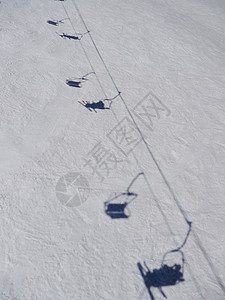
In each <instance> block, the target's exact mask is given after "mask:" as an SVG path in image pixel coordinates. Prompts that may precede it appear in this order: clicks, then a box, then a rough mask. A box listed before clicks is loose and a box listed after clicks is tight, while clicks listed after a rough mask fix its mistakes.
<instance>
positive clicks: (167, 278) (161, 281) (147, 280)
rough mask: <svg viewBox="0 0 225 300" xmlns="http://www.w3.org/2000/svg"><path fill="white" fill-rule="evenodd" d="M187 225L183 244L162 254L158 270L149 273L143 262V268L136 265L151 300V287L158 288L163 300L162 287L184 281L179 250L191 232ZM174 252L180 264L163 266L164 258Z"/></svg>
mask: <svg viewBox="0 0 225 300" xmlns="http://www.w3.org/2000/svg"><path fill="white" fill-rule="evenodd" d="M188 224H189V230H188V233H187V235H186V238H185V240H184V242H183V244H182V245H181V246H180V247H179V248H177V249H174V250H171V251H168V252H166V253H165V254H164V256H163V260H162V264H161V267H160V268H159V269H153V271H150V269H149V268H148V266H147V264H146V262H144V266H142V265H141V263H140V262H138V263H137V266H138V269H139V271H140V273H141V276H142V278H143V281H144V284H145V286H146V288H147V290H148V293H149V296H150V299H151V300H155V297H154V295H153V293H152V291H151V288H152V287H155V288H158V289H159V291H160V292H161V294H162V295H163V296H164V297H165V298H167V296H166V295H165V293H164V292H163V290H162V287H166V286H174V285H176V284H178V283H180V282H183V281H184V277H183V276H184V253H183V252H182V251H181V248H183V247H184V245H185V244H186V242H187V239H188V236H189V234H190V232H191V222H188ZM174 252H177V253H179V254H180V255H181V257H182V264H174V265H173V266H169V265H167V264H165V263H164V261H165V258H166V256H167V255H168V254H169V253H174Z"/></svg>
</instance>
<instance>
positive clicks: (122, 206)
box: [104, 173, 144, 219]
mask: <svg viewBox="0 0 225 300" xmlns="http://www.w3.org/2000/svg"><path fill="white" fill-rule="evenodd" d="M143 174H144V173H138V174H137V175H136V176H135V177H134V179H133V180H132V181H131V183H130V184H129V186H128V187H127V190H126V192H124V193H120V194H118V195H116V196H114V197H113V198H112V199H110V200H108V201H106V202H104V210H105V213H106V214H107V215H108V216H109V217H110V218H112V219H127V218H129V217H130V211H129V209H128V207H127V206H128V204H130V203H131V202H132V201H134V200H135V199H136V198H137V196H138V194H136V193H133V192H130V188H131V186H132V185H133V184H134V182H135V181H136V180H137V179H138V177H139V176H140V175H143ZM124 196H125V197H126V201H123V202H121V203H112V202H113V201H114V200H117V199H118V198H121V197H122V198H123V199H124ZM127 199H129V200H127Z"/></svg>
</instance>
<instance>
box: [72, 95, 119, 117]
mask: <svg viewBox="0 0 225 300" xmlns="http://www.w3.org/2000/svg"><path fill="white" fill-rule="evenodd" d="M120 94H121V92H118V94H117V95H116V96H115V97H113V98H105V99H102V100H99V101H98V102H92V103H91V102H88V101H82V102H81V101H78V103H80V104H81V105H82V106H84V107H86V108H87V109H88V110H89V111H91V112H92V111H94V112H96V113H97V111H96V109H99V110H105V109H110V108H111V105H112V102H113V100H114V99H116V98H117V97H118V96H119V95H120ZM107 101H108V103H109V106H108V107H107V106H105V103H106V102H107Z"/></svg>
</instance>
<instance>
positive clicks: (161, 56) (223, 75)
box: [0, 0, 225, 300]
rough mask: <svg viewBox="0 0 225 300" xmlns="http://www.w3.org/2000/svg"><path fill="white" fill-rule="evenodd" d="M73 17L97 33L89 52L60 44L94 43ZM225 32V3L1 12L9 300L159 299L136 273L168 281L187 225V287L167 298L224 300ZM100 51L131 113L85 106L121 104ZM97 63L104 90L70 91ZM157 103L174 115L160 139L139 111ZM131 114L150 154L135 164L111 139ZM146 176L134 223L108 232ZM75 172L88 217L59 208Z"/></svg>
mask: <svg viewBox="0 0 225 300" xmlns="http://www.w3.org/2000/svg"><path fill="white" fill-rule="evenodd" d="M74 3H76V4H77V6H78V7H79V10H80V12H81V15H82V17H83V18H84V20H85V22H86V24H87V27H88V29H89V30H90V31H91V36H89V35H85V36H84V37H83V38H82V40H81V41H74V40H68V39H62V38H60V37H59V36H58V35H57V34H56V33H55V31H57V32H58V33H60V34H61V33H63V32H64V33H67V34H71V35H73V34H75V32H74V29H75V30H76V31H77V32H80V33H82V32H85V31H86V29H85V27H84V24H83V22H82V20H81V18H80V16H79V14H78V11H77V10H76V6H75V5H74ZM66 13H68V15H69V17H70V20H65V21H64V23H63V24H60V25H59V26H57V27H54V26H52V25H49V24H47V20H50V19H51V20H53V19H54V20H60V19H63V18H67V15H66ZM70 21H71V22H70ZM72 25H73V27H72ZM224 26H225V2H224V1H223V0H182V1H180V0H179V1H178V0H142V1H141V0H123V1H121V0H113V1H112V0H111V1H110V0H104V1H103V0H95V1H93V0H85V1H81V0H79V1H78V0H77V1H73V0H67V1H65V2H59V1H53V0H52V1H51V0H48V1H46V0H2V1H1V4H0V41H1V42H0V79H1V81H0V91H1V103H0V114H1V118H0V129H1V133H0V139H1V148H0V154H1V155H0V161H1V168H0V180H1V185H0V189H1V190H0V196H1V197H0V213H1V218H0V239H1V240H0V241H1V242H0V246H1V248H0V266H1V272H0V299H1V300H6V299H14V300H15V299H16V300H27V299H29V300H30V299H32V300H33V299H38V300H39V299H40V300H50V299H52V300H53V299H54V300H58V299H75V300H78V299H79V300H86V299H93V300H94V299H96V300H99V299H104V300H111V299H114V300H116V299H119V300H127V299H129V300H133V299H143V300H144V299H150V298H149V294H148V291H147V289H146V288H145V286H144V281H143V279H142V277H141V276H140V273H139V270H138V268H137V263H138V262H141V263H143V262H144V261H146V263H147V265H148V266H149V268H150V269H151V270H153V269H154V268H159V267H160V265H161V262H162V257H163V255H164V254H165V253H166V252H167V251H169V250H172V249H175V248H176V247H178V246H179V245H181V244H182V242H183V240H184V238H185V235H186V232H187V230H188V226H187V222H186V221H185V218H186V220H189V221H192V222H193V223H192V231H191V234H190V237H189V239H188V240H187V243H186V244H185V246H184V248H183V251H184V255H185V267H184V268H185V271H184V279H185V281H184V282H181V283H179V284H177V285H175V286H168V287H163V291H164V293H165V294H166V296H167V298H168V299H173V300H174V299H179V300H181V299H184V300H189V299H196V300H198V299H207V300H215V299H218V300H219V299H225V288H224V284H223V281H225V272H224V269H225V259H224V246H225V238H224V232H225V221H224V220H225V209H224V193H225V173H224V169H225V137H224V129H225V118H224V112H225V104H224V103H225V96H224V95H225V93H224V92H225V47H224V43H225V35H224ZM91 37H93V40H94V42H95V43H96V45H97V49H98V50H99V51H100V53H101V55H102V58H103V60H104V62H105V63H106V65H107V67H108V69H109V71H110V74H111V76H112V77H113V79H114V80H115V82H116V85H117V86H118V88H119V90H120V91H121V92H122V94H121V95H122V98H123V99H124V101H125V104H126V105H124V103H123V101H122V99H121V98H117V99H116V100H115V101H114V102H113V104H112V109H111V110H103V111H98V113H94V112H90V111H88V110H87V109H86V108H85V107H82V106H81V105H80V104H79V103H78V101H82V100H86V101H90V102H92V101H98V100H99V99H103V98H105V97H106V96H107V97H113V96H115V95H116V94H117V91H116V89H115V86H114V84H113V82H112V80H111V78H110V76H109V74H108V73H107V70H106V69H105V67H104V65H103V62H102V61H101V59H100V57H99V55H98V52H97V51H96V49H95V47H94V45H93V43H92V40H91ZM83 50H85V52H84V51H83ZM87 57H88V58H89V60H90V61H88V59H87ZM89 62H91V66H92V67H93V69H94V71H95V72H96V74H97V77H96V76H95V75H91V76H90V77H89V80H88V81H87V82H85V83H84V84H83V87H82V88H81V89H76V88H71V87H69V86H67V85H66V84H65V81H66V79H68V78H75V77H81V76H83V75H84V74H85V73H87V72H90V71H92V68H91V66H90V64H89ZM98 79H99V81H100V84H101V86H100V85H99V82H98ZM148 93H153V94H154V95H156V97H158V99H159V100H160V101H161V103H162V105H164V107H166V108H167V111H162V110H161V111H159V113H160V117H159V118H153V119H152V120H153V125H154V126H153V130H151V129H150V128H149V127H147V126H146V124H144V122H143V121H142V120H141V119H140V118H138V117H137V116H136V115H135V113H134V111H133V108H135V106H136V105H137V104H138V103H139V102H140V101H141V100H142V99H143V98H144V97H145V96H146V95H148ZM130 113H131V115H132V116H133V118H134V120H135V122H136V124H137V125H138V128H139V129H140V130H141V132H142V134H143V135H144V138H145V141H146V144H145V143H144V142H143V141H141V142H140V143H139V144H138V145H137V146H136V147H135V148H134V149H133V151H132V152H130V153H129V155H127V156H124V155H123V153H122V152H121V151H120V150H119V149H118V147H117V146H116V145H115V144H114V143H113V142H112V140H110V138H109V136H108V135H109V133H110V132H111V130H112V129H113V128H114V127H115V126H116V125H117V124H118V122H120V121H121V120H125V121H127V120H128V119H129V120H130V119H131V115H130ZM124 118H125V119H124ZM132 122H133V121H131V123H132ZM99 142H101V144H102V145H103V146H104V147H105V148H107V149H109V151H114V152H113V153H116V155H117V156H119V157H120V159H121V161H120V162H118V163H117V166H116V167H115V168H113V169H112V170H110V172H109V174H105V178H104V180H102V182H101V181H100V180H99V177H98V176H96V174H95V175H93V174H92V170H91V168H90V167H88V166H85V163H84V160H85V159H88V158H89V156H90V153H89V152H90V151H91V150H92V148H93V147H94V146H95V145H96V144H97V143H99ZM149 150H150V151H149ZM141 171H143V172H144V174H145V176H140V177H139V178H138V179H137V181H135V183H134V185H133V187H132V191H135V192H136V193H138V197H137V199H135V201H133V202H132V203H131V204H130V206H129V211H130V214H131V215H130V218H128V219H111V218H109V216H107V215H106V214H105V212H104V202H105V201H107V200H108V199H110V196H112V195H115V193H121V192H124V191H126V188H127V186H128V185H129V183H130V182H131V180H132V179H133V178H134V177H135V176H136V175H137V173H139V172H141ZM71 172H78V173H80V174H82V175H83V176H85V178H86V179H87V180H88V182H89V185H90V194H89V197H88V199H87V201H85V202H84V203H83V204H82V205H80V206H74V207H70V206H68V205H64V203H62V202H61V201H59V199H58V198H57V195H56V191H55V189H56V186H57V182H58V181H59V180H60V178H62V176H64V175H65V174H68V173H71ZM73 192H74V193H75V191H71V193H73ZM174 255H175V254H174ZM170 262H172V263H179V262H177V257H173V258H172V257H171V258H170ZM151 290H152V293H153V294H154V297H155V299H164V297H163V295H162V294H161V293H160V292H159V290H158V289H156V288H152V289H151Z"/></svg>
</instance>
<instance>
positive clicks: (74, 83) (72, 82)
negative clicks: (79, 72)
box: [66, 72, 95, 88]
mask: <svg viewBox="0 0 225 300" xmlns="http://www.w3.org/2000/svg"><path fill="white" fill-rule="evenodd" d="M91 74H95V72H89V73H87V74H85V75H84V76H82V77H78V78H74V79H67V80H66V84H67V85H68V86H70V87H76V88H81V87H82V84H83V83H84V82H86V81H88V80H89V79H88V78H86V77H87V76H89V75H91Z"/></svg>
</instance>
